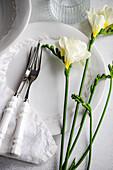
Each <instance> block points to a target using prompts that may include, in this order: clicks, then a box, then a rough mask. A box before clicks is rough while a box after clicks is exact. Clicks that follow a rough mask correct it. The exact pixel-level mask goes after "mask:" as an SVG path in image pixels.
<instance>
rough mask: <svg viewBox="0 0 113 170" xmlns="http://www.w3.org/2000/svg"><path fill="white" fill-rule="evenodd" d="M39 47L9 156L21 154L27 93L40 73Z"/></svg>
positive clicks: (26, 111)
mask: <svg viewBox="0 0 113 170" xmlns="http://www.w3.org/2000/svg"><path fill="white" fill-rule="evenodd" d="M39 46H40V43H38V48H37V53H36V57H35V59H34V62H33V64H32V68H31V71H30V74H29V77H28V82H29V85H28V88H27V92H26V95H25V98H24V102H23V104H22V106H21V108H20V112H19V116H18V120H17V126H16V129H15V132H14V137H13V142H12V146H11V151H10V153H11V154H14V155H17V156H20V154H21V144H22V140H23V135H24V127H25V122H26V117H27V113H28V107H29V103H28V102H29V100H28V97H29V91H30V88H31V84H32V83H33V82H34V81H35V80H36V78H37V77H38V75H39V72H40V67H41V59H42V48H41V52H40V57H38V52H39Z"/></svg>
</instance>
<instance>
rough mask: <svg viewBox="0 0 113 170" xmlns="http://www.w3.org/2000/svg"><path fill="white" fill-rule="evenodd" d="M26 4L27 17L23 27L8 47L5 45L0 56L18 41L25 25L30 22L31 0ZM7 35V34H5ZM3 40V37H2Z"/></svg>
mask: <svg viewBox="0 0 113 170" xmlns="http://www.w3.org/2000/svg"><path fill="white" fill-rule="evenodd" d="M27 4H28V17H27V19H26V22H25V25H24V26H23V28H22V29H21V30H20V31H19V33H18V35H17V36H16V37H15V38H13V40H12V42H11V43H9V45H7V47H6V48H4V49H3V50H1V51H0V55H2V54H3V53H5V52H6V51H7V50H8V49H9V48H10V47H11V46H12V45H13V44H14V43H15V42H16V41H17V40H18V39H19V37H20V36H21V35H22V33H23V32H24V31H25V30H26V28H27V25H28V23H29V20H30V16H31V12H32V3H31V0H27ZM7 35H8V34H7ZM3 38H4V37H3Z"/></svg>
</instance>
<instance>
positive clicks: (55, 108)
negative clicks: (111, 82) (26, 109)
mask: <svg viewBox="0 0 113 170" xmlns="http://www.w3.org/2000/svg"><path fill="white" fill-rule="evenodd" d="M61 36H67V37H74V38H75V39H80V40H82V41H84V42H86V43H88V42H89V40H88V38H87V37H86V36H85V35H84V34H83V33H81V32H80V31H78V30H77V29H75V28H74V27H71V26H69V25H66V24H61V23H55V22H38V23H32V24H29V25H28V27H27V29H26V31H25V32H24V33H23V35H22V36H21V37H20V38H19V40H18V42H17V44H16V45H15V46H14V47H13V48H14V50H15V49H16V50H17V51H18V52H17V54H16V55H15V56H14V57H13V59H12V60H11V62H10V64H9V68H8V70H7V83H8V86H9V87H10V88H11V89H13V90H16V87H17V84H18V83H19V80H21V78H22V74H23V72H24V68H25V65H26V62H27V57H28V51H29V49H30V47H31V46H32V45H35V44H37V42H38V40H39V39H40V40H41V44H46V43H48V44H53V45H54V42H55V41H56V40H57V39H59V38H60V37H61ZM83 68H84V67H83V66H82V65H81V64H80V63H79V64H76V65H73V67H72V69H71V72H70V80H69V82H70V83H69V87H70V88H69V102H68V111H67V127H66V131H68V130H69V126H70V122H71V118H72V115H73V113H74V108H75V102H74V101H73V100H72V99H71V94H72V93H75V94H78V91H79V86H80V82H81V78H82V73H83ZM98 73H100V74H101V73H105V66H104V61H103V58H102V56H101V55H100V53H99V51H98V49H97V48H96V47H95V45H93V48H92V56H91V58H90V61H89V67H88V71H87V78H86V81H85V86H84V90H83V95H82V96H83V97H84V99H85V101H87V99H88V96H89V89H90V85H91V83H92V82H93V81H94V79H95V77H96V75H97V74H98ZM104 87H105V82H101V83H100V84H99V86H98V87H97V89H96V93H95V95H94V98H93V101H92V109H93V110H94V109H96V107H97V106H99V102H100V101H101V98H102V94H103V92H104ZM64 90H65V76H64V64H63V63H62V62H61V61H60V60H59V59H57V58H56V57H55V56H54V55H53V54H51V53H50V51H48V50H46V49H45V50H43V60H42V66H41V71H40V75H39V77H38V79H37V80H36V81H35V82H34V83H33V85H32V88H31V91H30V97H29V100H30V104H31V106H32V107H33V108H34V110H35V111H36V112H37V114H39V116H40V117H41V118H42V119H43V120H44V122H45V123H46V124H47V126H48V128H49V129H50V131H51V132H52V134H53V135H57V134H60V133H61V122H62V121H61V117H62V113H63V103H64ZM81 112H82V109H81V108H80V114H79V116H78V123H77V125H79V124H80V120H81V116H82V114H81Z"/></svg>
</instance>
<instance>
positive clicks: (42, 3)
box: [0, 0, 113, 170]
mask: <svg viewBox="0 0 113 170" xmlns="http://www.w3.org/2000/svg"><path fill="white" fill-rule="evenodd" d="M105 4H107V5H108V6H109V7H113V1H112V0H103V1H101V0H91V7H95V8H96V9H101V8H103V6H104V5H105ZM48 20H54V17H52V15H51V13H50V10H49V0H32V15H31V19H30V22H36V21H48ZM73 26H74V27H76V28H77V29H79V30H80V31H81V32H83V33H84V34H86V35H87V36H88V37H89V35H90V33H91V30H90V26H89V23H88V21H87V19H85V20H84V21H82V22H80V23H76V24H73ZM95 44H96V45H97V47H98V49H99V50H100V53H101V54H102V56H103V58H104V60H105V64H106V66H107V65H108V64H109V63H111V61H112V59H113V35H109V36H105V37H98V38H97V39H96V41H95ZM107 92H108V91H107V90H106V91H105V93H104V97H105V96H106V95H107ZM112 103H113V93H112V97H111V102H110V104H109V107H108V109H107V112H106V115H105V118H104V121H103V123H102V126H101V128H100V131H99V133H98V135H97V138H96V140H95V142H94V144H93V154H92V163H91V168H90V169H91V170H112V169H113V132H112V129H113V104H112ZM102 105H103V104H102V102H101V104H100V106H99V108H98V109H97V110H96V113H94V114H95V116H94V119H93V127H94V128H95V127H96V125H97V120H98V119H99V113H101V111H102V108H103V107H102ZM87 124H88V123H87ZM87 124H86V125H85V128H84V129H83V131H82V135H81V138H80V139H79V141H78V145H77V148H76V150H75V151H74V153H73V154H72V159H73V158H74V157H75V156H77V158H79V157H80V155H81V154H82V152H83V150H84V148H85V147H86V146H87V144H88V136H87V134H88V129H89V127H88V125H87ZM60 137H61V136H56V137H54V139H55V141H56V143H57V145H58V147H59V148H60V145H59V144H60ZM66 138H68V133H67V134H66ZM59 151H60V150H59V149H58V151H57V153H56V154H55V155H54V157H53V158H52V159H51V160H49V161H48V162H47V163H46V164H44V165H42V166H40V167H38V166H35V165H32V164H27V163H24V162H20V161H16V160H12V159H8V158H4V157H0V170H58V164H59V163H58V162H59V155H60V152H59ZM72 159H70V162H71V161H72ZM87 161H88V159H85V160H84V162H83V163H82V165H81V166H80V167H79V168H78V169H79V170H85V169H86V166H87Z"/></svg>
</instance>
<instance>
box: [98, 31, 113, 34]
mask: <svg viewBox="0 0 113 170" xmlns="http://www.w3.org/2000/svg"><path fill="white" fill-rule="evenodd" d="M101 34H113V31H112V32H102V33H101Z"/></svg>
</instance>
